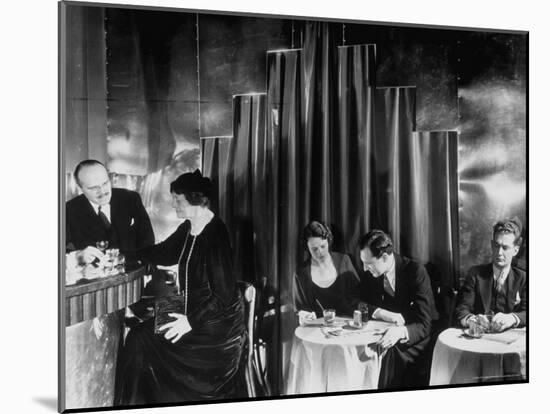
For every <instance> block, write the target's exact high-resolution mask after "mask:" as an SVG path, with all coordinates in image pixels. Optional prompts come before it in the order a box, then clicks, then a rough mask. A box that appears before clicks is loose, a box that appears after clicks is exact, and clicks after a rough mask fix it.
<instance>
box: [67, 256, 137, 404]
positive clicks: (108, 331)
mask: <svg viewBox="0 0 550 414" xmlns="http://www.w3.org/2000/svg"><path fill="white" fill-rule="evenodd" d="M144 274H145V271H144V268H143V267H139V268H137V269H133V270H129V271H127V272H126V273H124V274H120V275H116V276H109V277H103V278H99V279H93V280H85V279H81V280H80V281H78V282H77V283H76V284H73V285H69V286H66V287H65V374H66V376H65V378H66V383H65V391H66V394H65V408H66V409H77V408H94V407H109V406H112V405H113V398H114V386H115V372H116V362H117V357H118V353H119V349H120V346H121V344H122V340H123V334H124V308H125V307H126V306H129V305H131V304H132V303H135V302H137V301H138V300H139V299H140V297H141V292H142V287H143V275H144Z"/></svg>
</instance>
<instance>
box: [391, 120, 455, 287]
mask: <svg viewBox="0 0 550 414" xmlns="http://www.w3.org/2000/svg"><path fill="white" fill-rule="evenodd" d="M408 152H409V154H408V155H409V161H410V162H409V163H404V164H402V165H401V167H402V168H403V175H402V176H404V177H407V176H408V181H407V182H403V183H402V184H403V185H404V188H403V189H402V190H401V193H403V192H407V193H408V194H409V197H408V200H409V203H410V204H409V205H402V209H401V216H402V218H401V220H402V228H403V229H407V231H406V232H405V231H404V230H403V231H402V232H401V240H402V245H403V246H410V247H409V248H408V249H407V252H406V254H408V255H409V256H411V257H413V258H414V259H415V260H417V261H419V262H420V263H423V264H425V265H426V267H427V268H428V271H429V273H430V276H431V278H432V284H433V285H434V286H438V287H449V288H453V287H454V283H455V277H456V276H457V275H458V273H457V272H458V176H457V158H458V157H457V155H458V134H457V132H455V131H437V132H418V133H414V134H413V136H412V140H411V142H410V146H409V147H408ZM407 213H408V214H407ZM404 221H406V222H407V226H405V225H404V224H405V223H403V222H404Z"/></svg>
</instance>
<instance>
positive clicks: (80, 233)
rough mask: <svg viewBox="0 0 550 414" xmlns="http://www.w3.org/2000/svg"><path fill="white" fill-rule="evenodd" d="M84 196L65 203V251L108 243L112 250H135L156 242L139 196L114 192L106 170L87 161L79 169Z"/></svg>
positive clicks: (119, 190)
mask: <svg viewBox="0 0 550 414" xmlns="http://www.w3.org/2000/svg"><path fill="white" fill-rule="evenodd" d="M74 177H75V180H76V182H77V184H78V186H79V187H80V189H81V190H82V193H83V194H81V195H79V196H77V197H75V198H73V199H72V200H70V201H68V202H67V203H66V224H67V227H66V235H67V240H66V249H67V251H68V252H70V251H72V250H84V249H86V248H87V247H88V246H92V247H94V246H96V242H98V241H101V240H107V241H108V242H109V247H115V248H120V249H121V250H135V249H138V248H141V247H145V246H149V245H151V244H153V243H154V242H155V236H154V233H153V227H152V226H151V220H150V219H149V216H148V215H147V212H146V211H145V207H144V206H143V203H142V202H141V198H140V196H139V194H138V193H136V192H134V191H129V190H124V189H119V188H112V187H111V181H110V180H109V175H108V174H107V169H106V168H105V166H104V165H103V164H102V163H100V162H99V161H96V160H85V161H82V162H81V163H79V164H78V165H77V166H76V169H75V172H74Z"/></svg>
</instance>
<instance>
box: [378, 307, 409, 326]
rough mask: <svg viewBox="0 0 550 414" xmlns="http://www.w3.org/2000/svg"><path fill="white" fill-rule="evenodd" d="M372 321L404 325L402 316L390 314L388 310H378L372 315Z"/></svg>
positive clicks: (394, 313)
mask: <svg viewBox="0 0 550 414" xmlns="http://www.w3.org/2000/svg"><path fill="white" fill-rule="evenodd" d="M372 317H373V318H374V319H379V320H381V321H385V322H390V323H395V324H396V325H397V326H403V325H405V319H404V318H403V315H401V314H400V313H396V312H390V311H389V310H386V309H382V308H378V309H376V310H375V311H374V313H373V314H372Z"/></svg>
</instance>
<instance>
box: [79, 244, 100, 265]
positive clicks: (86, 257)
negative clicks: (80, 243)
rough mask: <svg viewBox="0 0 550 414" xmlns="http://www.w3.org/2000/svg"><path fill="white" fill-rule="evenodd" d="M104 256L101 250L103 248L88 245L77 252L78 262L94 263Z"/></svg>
mask: <svg viewBox="0 0 550 414" xmlns="http://www.w3.org/2000/svg"><path fill="white" fill-rule="evenodd" d="M103 256H104V254H103V253H102V252H101V250H99V249H97V248H95V247H93V246H88V247H86V248H85V249H83V250H80V251H78V252H77V253H76V258H77V260H78V262H79V263H83V264H89V263H92V262H93V261H94V260H96V259H99V260H101V259H102V258H103Z"/></svg>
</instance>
